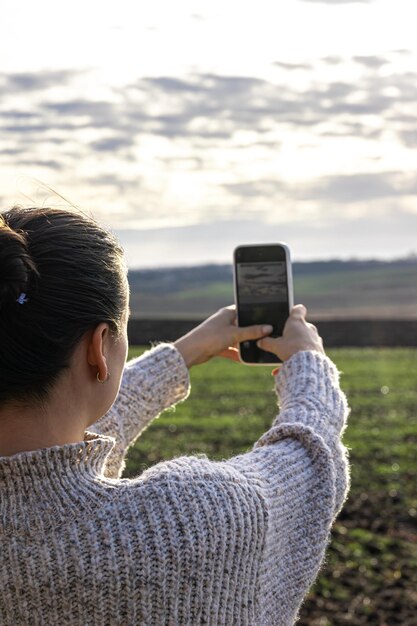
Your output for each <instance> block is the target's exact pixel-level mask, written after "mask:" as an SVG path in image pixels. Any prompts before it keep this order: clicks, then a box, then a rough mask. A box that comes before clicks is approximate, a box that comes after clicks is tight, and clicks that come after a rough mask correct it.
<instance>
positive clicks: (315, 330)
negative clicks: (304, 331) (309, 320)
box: [307, 324, 319, 334]
mask: <svg viewBox="0 0 417 626" xmlns="http://www.w3.org/2000/svg"><path fill="white" fill-rule="evenodd" d="M307 326H308V327H309V328H311V330H314V332H315V333H317V334H319V331H318V330H317V326H314V324H307Z"/></svg>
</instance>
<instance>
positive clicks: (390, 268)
mask: <svg viewBox="0 0 417 626" xmlns="http://www.w3.org/2000/svg"><path fill="white" fill-rule="evenodd" d="M293 274H294V292H295V293H294V297H295V301H296V302H302V303H303V304H305V305H306V306H307V308H308V310H309V314H310V317H311V318H312V319H315V320H321V319H353V318H356V319H358V318H360V319H364V318H368V319H381V318H383V319H415V318H416V316H417V259H416V258H409V259H407V260H403V261H393V262H381V261H380V262H378V261H344V262H342V261H327V262H312V263H294V264H293ZM129 282H130V286H131V309H132V311H133V315H134V317H137V318H142V319H146V318H163V319H166V318H171V319H199V318H201V319H203V318H205V317H206V316H207V315H208V314H211V313H213V312H214V311H216V310H217V309H219V308H220V307H222V306H225V305H227V304H230V303H231V302H233V301H234V295H233V279H232V267H231V266H227V265H218V266H216V265H207V266H199V267H189V268H166V269H159V270H143V271H136V270H133V271H131V272H129Z"/></svg>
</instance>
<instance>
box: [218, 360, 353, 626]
mask: <svg viewBox="0 0 417 626" xmlns="http://www.w3.org/2000/svg"><path fill="white" fill-rule="evenodd" d="M276 388H277V393H278V396H279V398H280V401H281V411H280V413H279V414H278V416H277V417H276V418H275V420H274V421H273V424H272V426H271V428H270V429H269V430H268V431H267V432H266V433H265V434H264V435H262V437H261V438H260V439H259V440H258V441H257V442H256V443H255V445H254V448H253V450H252V451H251V452H248V453H246V454H242V455H239V456H237V457H234V458H233V459H230V460H229V461H227V463H228V464H229V465H232V466H233V467H234V468H235V469H236V470H237V471H238V472H239V473H240V474H241V476H242V479H244V480H245V481H248V483H249V484H251V485H253V487H254V488H259V487H261V492H262V494H263V497H264V500H265V503H266V509H267V511H268V523H267V527H266V533H265V544H264V552H263V565H262V567H261V572H260V577H259V585H260V593H261V594H262V596H263V598H264V605H263V611H264V622H262V623H266V624H269V623H271V624H272V623H275V622H274V619H276V616H277V615H278V613H279V611H280V610H282V609H283V607H287V609H288V611H289V613H288V615H290V614H291V616H292V617H291V619H295V618H296V613H297V611H298V607H299V606H300V604H301V602H302V600H303V597H304V596H305V594H306V593H307V591H308V589H309V587H310V586H311V584H312V583H313V582H314V579H315V578H316V576H317V573H318V571H319V568H320V566H321V563H322V561H323V558H324V553H325V549H326V546H327V544H328V542H329V538H330V529H331V526H332V524H333V521H334V519H335V517H336V515H337V513H338V512H339V511H340V509H341V507H342V504H343V502H344V500H345V498H346V495H347V491H348V488H349V471H348V460H347V451H346V448H345V447H344V446H343V445H342V443H341V435H342V433H343V431H344V429H345V426H346V419H347V416H348V412H349V410H348V407H347V402H346V398H345V395H344V394H343V392H342V391H341V389H340V387H339V373H338V371H337V369H336V367H335V365H334V364H333V363H332V362H331V361H330V359H328V358H327V357H326V356H324V355H322V354H321V353H318V352H299V353H297V354H295V355H294V356H293V357H292V358H291V359H289V360H288V361H287V362H286V363H285V364H284V365H283V366H282V368H281V370H280V372H279V373H278V375H277V377H276ZM280 607H281V609H280ZM291 607H292V608H291ZM287 609H286V610H287ZM291 611H293V612H291ZM289 623H292V622H289Z"/></svg>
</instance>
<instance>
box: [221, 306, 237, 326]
mask: <svg viewBox="0 0 417 626" xmlns="http://www.w3.org/2000/svg"><path fill="white" fill-rule="evenodd" d="M223 311H225V313H226V315H227V318H228V320H229V322H230V323H231V324H236V305H235V304H230V305H229V306H225V307H224V308H223Z"/></svg>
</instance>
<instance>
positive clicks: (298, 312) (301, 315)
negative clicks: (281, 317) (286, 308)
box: [291, 304, 307, 319]
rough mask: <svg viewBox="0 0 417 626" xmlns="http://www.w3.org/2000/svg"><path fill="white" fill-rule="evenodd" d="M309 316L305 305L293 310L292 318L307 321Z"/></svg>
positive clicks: (298, 305) (296, 306) (297, 306)
mask: <svg viewBox="0 0 417 626" xmlns="http://www.w3.org/2000/svg"><path fill="white" fill-rule="evenodd" d="M306 316H307V309H306V307H305V306H304V304H296V305H295V306H293V308H292V309H291V317H292V318H293V319H305V318H306Z"/></svg>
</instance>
